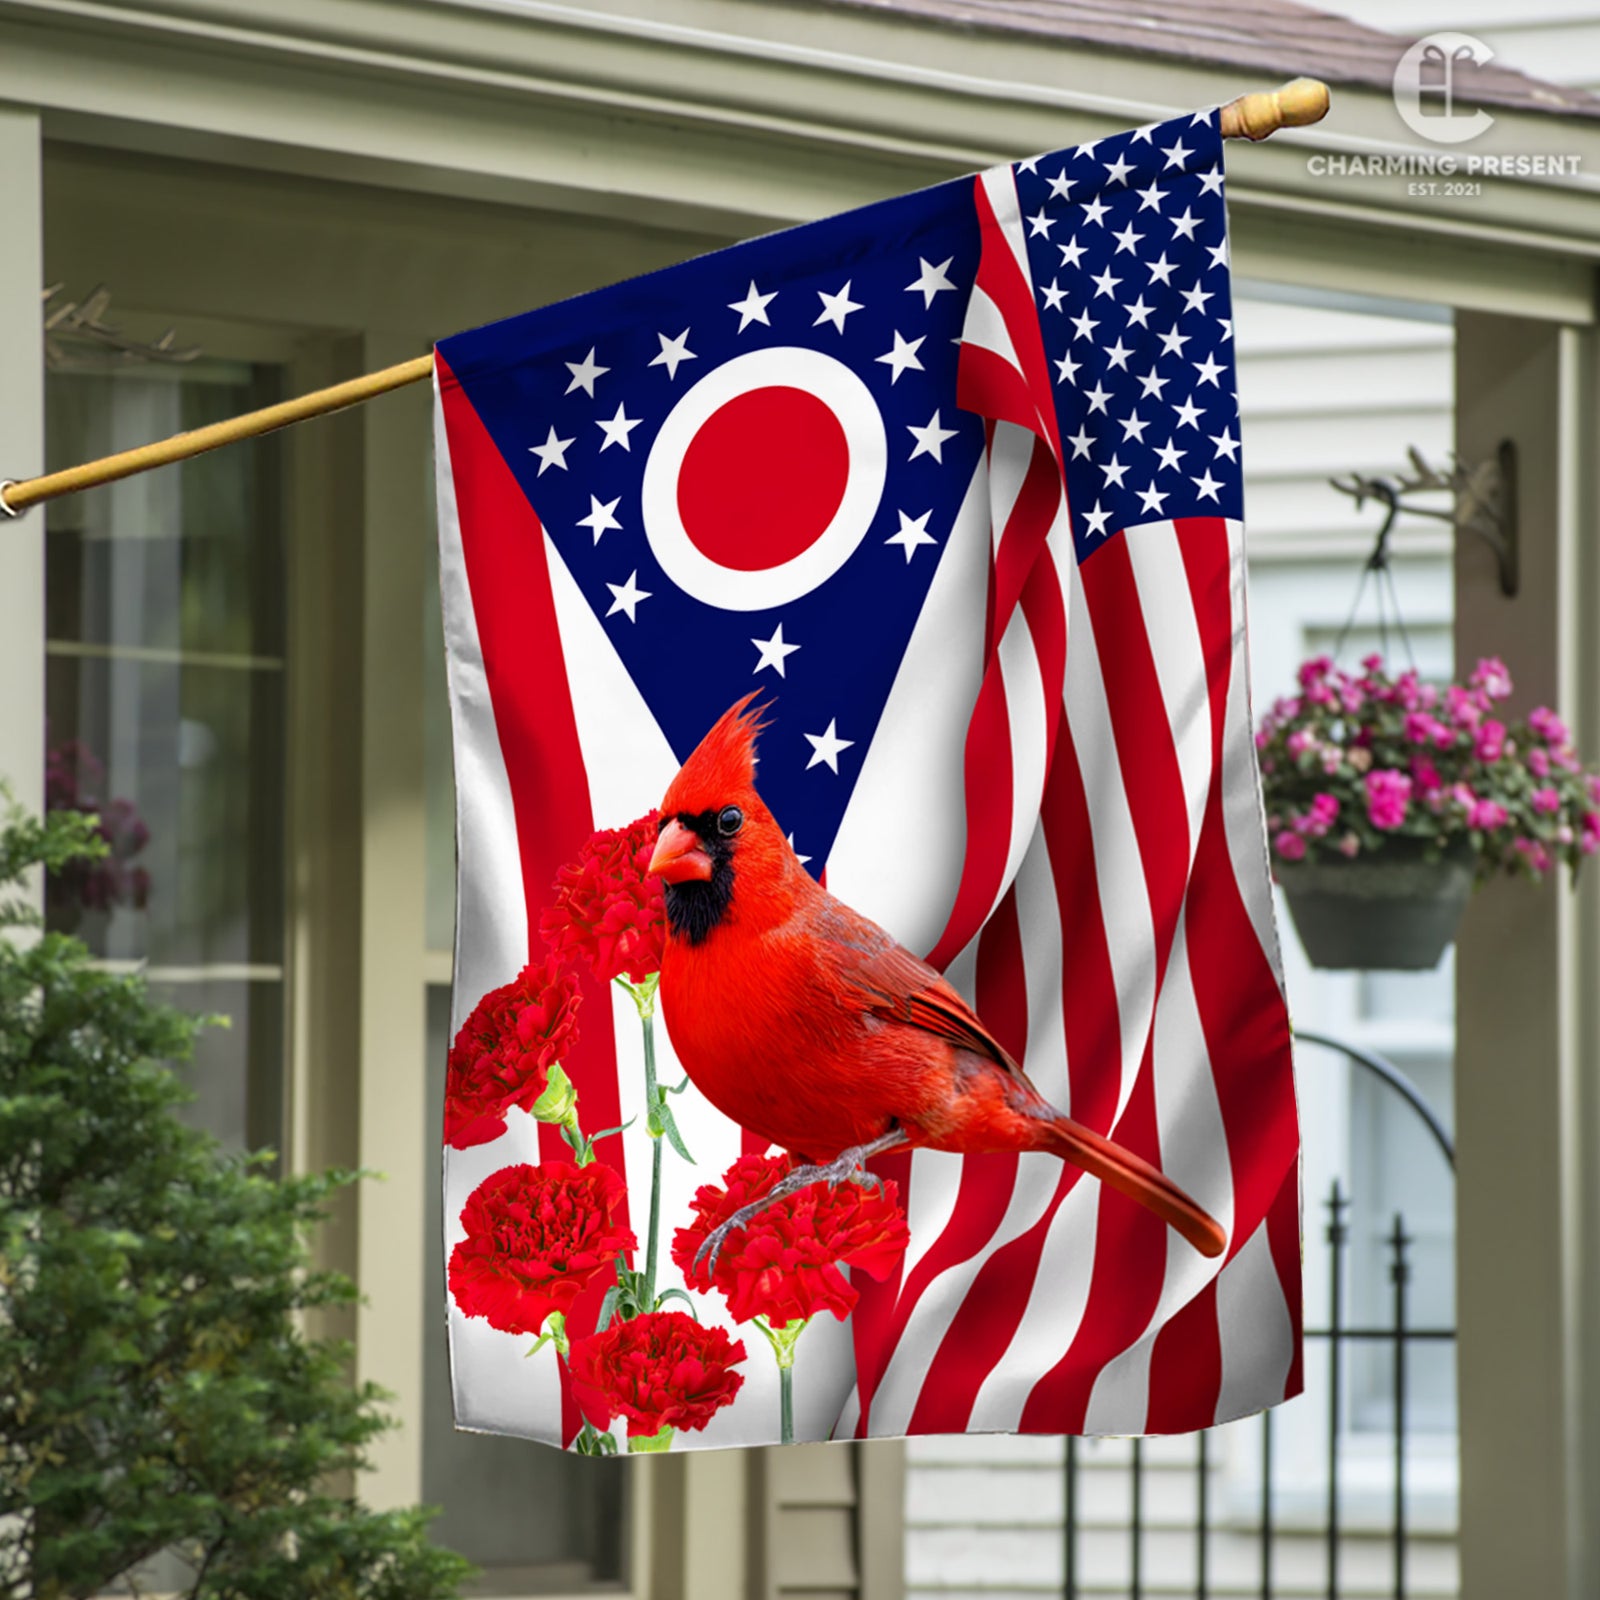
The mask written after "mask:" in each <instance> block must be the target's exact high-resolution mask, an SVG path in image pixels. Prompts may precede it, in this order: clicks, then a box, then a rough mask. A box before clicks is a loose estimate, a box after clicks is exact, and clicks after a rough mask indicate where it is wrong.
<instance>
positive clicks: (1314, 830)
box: [1306, 794, 1339, 839]
mask: <svg viewBox="0 0 1600 1600" xmlns="http://www.w3.org/2000/svg"><path fill="white" fill-rule="evenodd" d="M1338 819H1339V802H1338V799H1337V798H1336V797H1335V796H1333V795H1331V794H1319V795H1317V796H1316V797H1315V798H1314V799H1313V800H1312V802H1311V812H1310V815H1309V816H1307V818H1306V831H1307V832H1308V833H1310V834H1312V835H1313V836H1314V837H1315V838H1318V839H1320V838H1321V837H1322V836H1323V834H1325V833H1326V832H1327V831H1328V829H1329V828H1331V827H1332V826H1333V825H1334V823H1335V822H1337V821H1338Z"/></svg>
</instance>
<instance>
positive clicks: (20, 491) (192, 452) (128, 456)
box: [0, 78, 1328, 517]
mask: <svg viewBox="0 0 1600 1600" xmlns="http://www.w3.org/2000/svg"><path fill="white" fill-rule="evenodd" d="M1327 112H1328V86H1327V85H1326V84H1325V83H1319V82H1318V81H1317V80H1316V79H1315V78H1296V79H1295V80H1294V81H1293V82H1292V83H1287V84H1285V85H1284V86H1283V87H1282V88H1281V89H1274V90H1271V91H1268V92H1266V93H1262V94H1246V95H1240V96H1239V98H1238V99H1237V100H1233V101H1230V102H1229V103H1228V104H1227V105H1225V106H1224V107H1223V108H1222V137H1223V138H1224V139H1265V138H1266V137H1267V135H1268V134H1271V133H1276V132H1277V130H1278V129H1279V128H1296V127H1303V126H1304V125H1305V124H1307V123H1311V122H1320V121H1321V120H1322V118H1323V117H1324V116H1326V115H1327ZM432 374H433V354H432V352H431V351H430V352H429V353H428V354H427V355H423V356H416V357H414V358H413V359H412V360H410V361H402V362H400V363H399V365H398V366H393V367H385V368H384V369H383V370H382V371H381V372H369V373H368V374H367V375H366V376H365V377H361V378H351V379H350V380H349V381H348V382H346V383H336V384H333V385H332V386H331V387H330V388H327V389H317V390H315V391H314V392H312V393H311V394H304V395H301V396H300V397H299V398H298V399H295V400H283V401H280V402H279V403H278V404H277V405H273V406H265V407H263V408H262V409H261V410H260V411H247V412H245V413H244V414H243V415H242V416H238V417H229V418H228V419H227V420H226V421H223V422H213V423H211V424H209V425H208V426H207V427H204V428H195V429H194V430H193V431H192V432H189V433H178V434H174V435H173V436H172V438H170V439H162V440H160V441H158V442H157V443H155V444H145V445H140V446H139V447H138V448H137V449H134V450H123V451H121V452H119V453H118V454H117V455H113V456H104V457H102V458H101V459H100V460H98V461H86V462H85V463H84V464H83V465H82V466H78V467H66V468H64V469H63V470H62V471H60V472H49V473H46V474H44V475H43V476H42V477H38V478H24V479H22V480H21V481H17V480H15V479H9V478H8V479H3V480H0V515H4V516H10V517H17V516H20V515H21V514H22V513H23V512H24V511H26V510H27V509H28V507H29V506H34V505H38V504H40V503H41V502H42V501H45V500H55V499H57V498H59V497H60V496H61V495H64V494H75V493H76V492H77V491H78V490H80V489H92V488H94V487H95V486H96V485H98V484H102V483H114V482H115V481H116V480H117V479H118V478H128V477H132V476H133V474H134V473H136V472H148V471H149V470H150V468H152V467H164V466H166V465H167V464H168V463H169V462H173V461H183V460H186V459H187V458H188V457H190V456H197V455H201V454H202V453H204V452H205V451H207V450H215V449H216V448H217V447H218V446H219V445H225V444H233V443H234V442H235V441H237V440H239V439H253V438H255V437H256V436H257V435H258V434H263V433H271V432H272V431H273V430H274V429H276V428H284V427H287V426H288V425H289V424H290V423H291V422H304V421H305V420H306V419H307V418H308V417H321V416H326V415H327V414H328V413H329V412H330V411H342V410H343V409H344V408H345V407H346V406H354V405H359V404H360V403H361V402H362V401H363V400H370V399H372V397H373V396H374V395H379V394H387V393H388V392H389V390H391V389H402V388H404V387H405V386H406V385H407V384H411V383H421V382H422V381H423V380H424V379H425V378H428V377H431V376H432Z"/></svg>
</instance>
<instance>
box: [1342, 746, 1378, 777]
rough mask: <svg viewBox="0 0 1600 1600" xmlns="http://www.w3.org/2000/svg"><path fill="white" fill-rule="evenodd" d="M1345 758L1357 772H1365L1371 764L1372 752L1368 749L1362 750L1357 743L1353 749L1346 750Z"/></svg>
mask: <svg viewBox="0 0 1600 1600" xmlns="http://www.w3.org/2000/svg"><path fill="white" fill-rule="evenodd" d="M1345 760H1346V761H1348V762H1349V763H1350V765H1351V766H1352V767H1354V768H1355V769H1356V771H1357V772H1365V771H1366V770H1367V769H1368V768H1369V767H1370V766H1371V765H1372V752H1371V751H1370V750H1363V749H1362V748H1361V747H1360V746H1359V745H1358V746H1356V747H1355V748H1354V749H1353V750H1350V751H1347V752H1346V754H1345Z"/></svg>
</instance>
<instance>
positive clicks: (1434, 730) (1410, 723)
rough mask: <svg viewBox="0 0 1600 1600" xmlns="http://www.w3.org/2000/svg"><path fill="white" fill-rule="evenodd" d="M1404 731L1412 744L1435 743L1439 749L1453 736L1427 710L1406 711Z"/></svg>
mask: <svg viewBox="0 0 1600 1600" xmlns="http://www.w3.org/2000/svg"><path fill="white" fill-rule="evenodd" d="M1405 733H1406V738H1408V739H1409V740H1410V741H1411V742H1412V743H1413V744H1436V745H1438V746H1439V747H1440V748H1441V749H1443V748H1444V746H1445V745H1447V744H1449V743H1450V742H1451V741H1452V740H1453V739H1454V738H1455V734H1454V733H1452V732H1451V730H1450V729H1449V728H1447V727H1445V725H1444V724H1443V723H1442V722H1441V721H1440V720H1439V719H1438V718H1437V717H1436V716H1434V715H1432V713H1430V712H1427V711H1408V712H1407V713H1406V720H1405Z"/></svg>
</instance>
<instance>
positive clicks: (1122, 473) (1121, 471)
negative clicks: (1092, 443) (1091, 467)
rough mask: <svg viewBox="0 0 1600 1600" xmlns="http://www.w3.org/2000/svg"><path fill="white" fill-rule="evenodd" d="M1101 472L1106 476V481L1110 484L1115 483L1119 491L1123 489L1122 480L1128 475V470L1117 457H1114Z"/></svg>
mask: <svg viewBox="0 0 1600 1600" xmlns="http://www.w3.org/2000/svg"><path fill="white" fill-rule="evenodd" d="M1100 470H1101V471H1102V472H1103V473H1104V474H1105V481H1106V482H1107V483H1108V484H1112V483H1114V484H1115V485H1116V486H1117V487H1118V488H1119V489H1120V488H1121V487H1122V480H1123V479H1124V478H1125V477H1127V475H1128V469H1127V468H1126V467H1125V466H1123V464H1122V463H1121V462H1120V461H1118V460H1117V458H1116V457H1115V456H1112V458H1111V459H1110V460H1109V461H1108V462H1106V464H1105V465H1104V466H1103V467H1101V469H1100Z"/></svg>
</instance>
